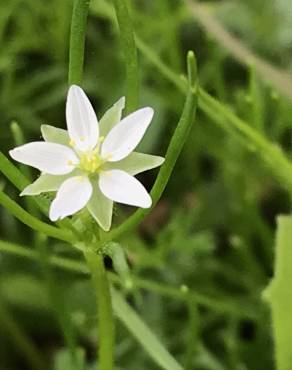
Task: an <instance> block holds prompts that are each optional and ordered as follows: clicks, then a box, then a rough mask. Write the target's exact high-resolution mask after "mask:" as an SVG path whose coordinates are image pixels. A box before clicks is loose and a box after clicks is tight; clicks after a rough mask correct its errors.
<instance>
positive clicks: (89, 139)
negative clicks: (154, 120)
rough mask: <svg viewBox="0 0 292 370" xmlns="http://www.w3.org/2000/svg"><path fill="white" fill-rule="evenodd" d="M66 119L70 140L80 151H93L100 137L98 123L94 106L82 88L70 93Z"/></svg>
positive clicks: (72, 88) (74, 88) (73, 87)
mask: <svg viewBox="0 0 292 370" xmlns="http://www.w3.org/2000/svg"><path fill="white" fill-rule="evenodd" d="M66 119H67V127H68V132H69V135H70V139H71V140H72V142H73V143H75V145H76V148H77V149H78V150H80V151H86V150H90V149H93V148H94V147H95V146H96V144H97V142H98V137H99V128H98V121H97V118H96V115H95V112H94V110H93V108H92V105H91V103H90V101H89V99H88V98H87V96H86V95H85V93H84V91H83V90H82V89H81V87H79V86H76V85H72V86H71V87H70V89H69V91H68V96H67V104H66Z"/></svg>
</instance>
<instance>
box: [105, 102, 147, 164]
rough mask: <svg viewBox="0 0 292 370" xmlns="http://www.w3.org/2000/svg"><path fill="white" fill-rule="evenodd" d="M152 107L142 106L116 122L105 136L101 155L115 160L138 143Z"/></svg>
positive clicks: (145, 128) (126, 153)
mask: <svg viewBox="0 0 292 370" xmlns="http://www.w3.org/2000/svg"><path fill="white" fill-rule="evenodd" d="M153 113H154V112H153V109H152V108H142V109H139V110H137V111H136V112H134V113H131V114H130V115H129V116H127V117H126V118H124V119H123V120H122V121H121V122H120V123H118V124H117V125H116V126H115V127H114V128H113V129H112V130H111V131H110V132H109V134H108V135H107V137H106V138H105V140H104V142H103V144H102V147H101V155H102V156H103V157H104V158H107V160H108V161H110V162H116V161H119V160H121V159H123V158H125V157H126V156H127V155H129V154H130V153H131V152H132V151H133V150H134V149H135V148H136V146H137V145H138V144H139V142H140V141H141V139H142V137H143V136H144V134H145V131H146V130H147V128H148V126H149V125H150V122H151V120H152V117H153Z"/></svg>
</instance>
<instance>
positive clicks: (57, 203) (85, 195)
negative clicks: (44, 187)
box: [50, 176, 92, 221]
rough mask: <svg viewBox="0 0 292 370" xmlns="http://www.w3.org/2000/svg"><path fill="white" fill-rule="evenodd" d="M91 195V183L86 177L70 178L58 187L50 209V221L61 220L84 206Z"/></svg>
mask: <svg viewBox="0 0 292 370" xmlns="http://www.w3.org/2000/svg"><path fill="white" fill-rule="evenodd" d="M91 194H92V186H91V183H90V181H89V179H88V177H86V176H75V177H70V178H69V179H68V180H66V181H64V182H63V184H62V185H61V186H60V188H59V190H58V192H57V195H56V198H55V199H54V200H53V202H52V204H51V207H50V219H51V220H52V221H57V220H62V219H63V218H65V217H67V216H71V215H73V214H74V213H76V212H78V211H80V210H81V209H82V208H83V207H85V206H86V204H87V202H88V201H89V199H90V197H91Z"/></svg>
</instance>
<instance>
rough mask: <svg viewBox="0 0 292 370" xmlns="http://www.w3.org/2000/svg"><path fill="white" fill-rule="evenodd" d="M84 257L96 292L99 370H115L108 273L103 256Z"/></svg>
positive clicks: (113, 333)
mask: <svg viewBox="0 0 292 370" xmlns="http://www.w3.org/2000/svg"><path fill="white" fill-rule="evenodd" d="M84 256H85V259H86V261H87V265H88V268H89V270H90V272H91V276H92V282H93V285H94V286H95V291H96V299H97V311H98V328H99V333H98V334H99V336H98V338H99V341H98V342H99V347H98V356H99V362H98V364H99V366H98V368H99V369H100V370H113V369H114V342H115V327H114V317H113V309H112V303H111V294H110V286H109V282H108V277H107V272H106V270H105V267H104V263H103V257H102V256H101V255H99V254H96V253H94V252H89V251H88V252H85V253H84Z"/></svg>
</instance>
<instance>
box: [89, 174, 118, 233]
mask: <svg viewBox="0 0 292 370" xmlns="http://www.w3.org/2000/svg"><path fill="white" fill-rule="evenodd" d="M91 183H92V187H93V192H92V196H91V198H90V200H89V202H88V203H87V209H88V211H89V212H90V214H91V215H92V217H93V218H94V219H95V220H96V222H97V223H98V224H99V226H100V227H101V228H102V229H103V230H105V231H108V230H109V229H110V227H111V224H112V215H113V201H112V200H110V199H108V198H106V197H105V196H104V195H103V194H102V192H101V191H100V189H99V185H98V180H92V181H91Z"/></svg>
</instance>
